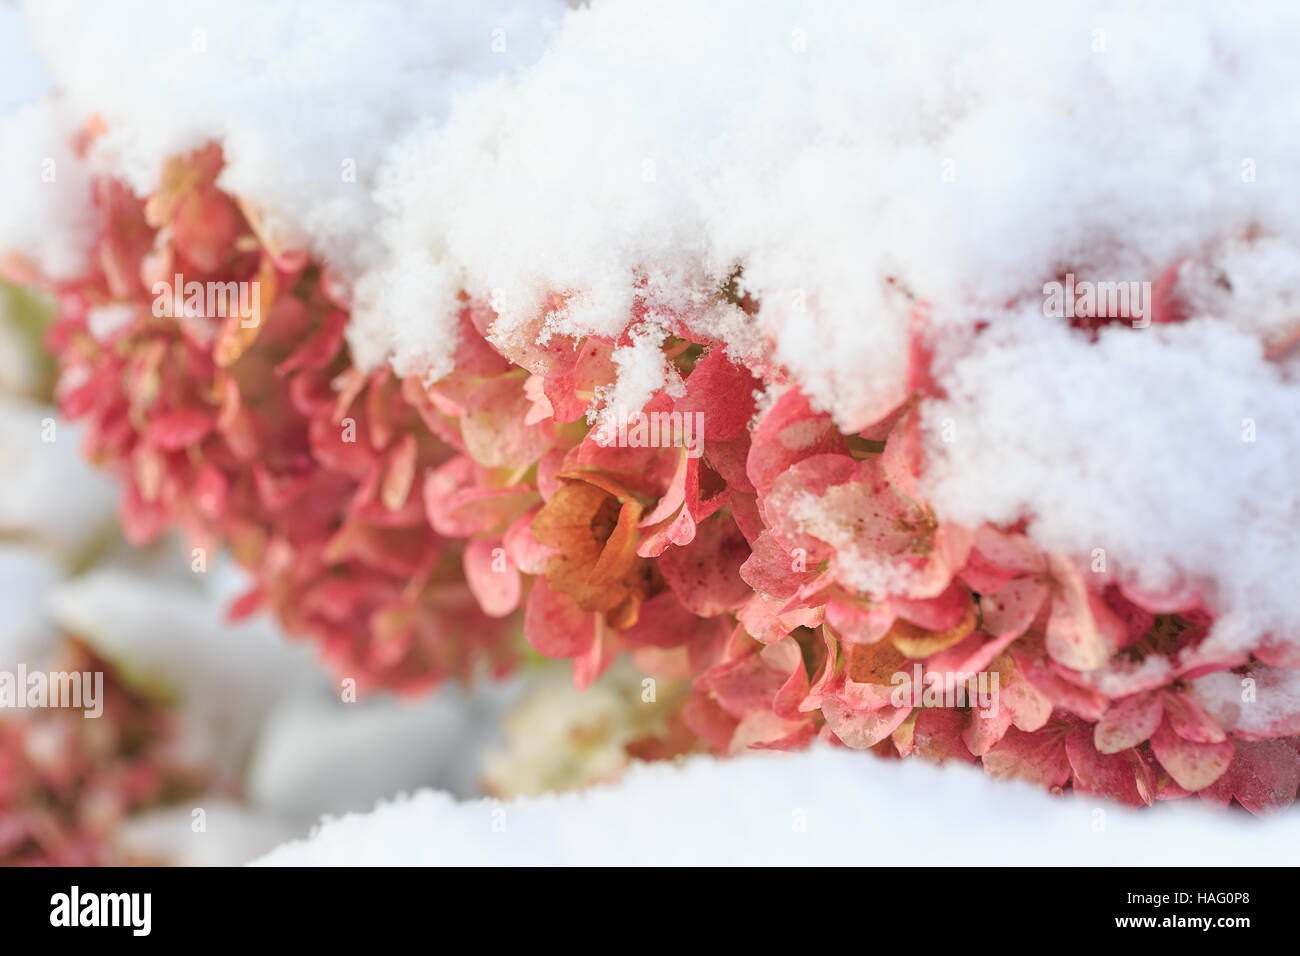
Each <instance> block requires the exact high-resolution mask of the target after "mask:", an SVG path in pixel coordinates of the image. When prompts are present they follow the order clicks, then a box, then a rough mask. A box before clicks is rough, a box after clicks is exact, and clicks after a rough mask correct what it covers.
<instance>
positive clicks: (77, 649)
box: [0, 637, 206, 866]
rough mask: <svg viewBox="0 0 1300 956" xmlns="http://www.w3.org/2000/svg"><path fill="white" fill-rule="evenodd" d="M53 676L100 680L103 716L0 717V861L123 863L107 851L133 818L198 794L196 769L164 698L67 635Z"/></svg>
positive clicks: (62, 712) (200, 782)
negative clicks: (80, 675) (92, 675)
mask: <svg viewBox="0 0 1300 956" xmlns="http://www.w3.org/2000/svg"><path fill="white" fill-rule="evenodd" d="M53 663H54V667H55V669H56V670H62V671H67V672H70V673H97V674H103V688H102V699H101V700H100V701H99V703H100V704H102V712H100V713H99V714H98V716H95V717H93V718H87V717H86V716H84V715H83V712H82V711H81V710H78V709H68V708H54V707H49V708H41V709H38V710H32V711H26V712H24V713H25V714H27V715H29V716H27V717H26V718H25V719H20V720H4V721H0V865H3V866H15V865H17V866H24V865H45V866H100V865H105V864H119V865H120V864H122V863H141V862H148V861H144V860H139V859H126V858H124V857H123V855H122V851H121V849H120V848H119V847H117V846H116V845H115V840H114V837H115V835H116V833H117V831H118V827H119V826H120V824H122V823H123V822H124V821H125V820H126V819H127V818H128V817H129V816H131V815H132V814H135V813H138V812H141V811H144V810H147V809H149V808H152V807H160V806H164V805H167V804H171V803H173V802H175V801H177V800H183V799H185V798H186V797H189V796H192V795H195V794H198V793H200V792H202V790H203V788H204V786H205V783H206V779H205V777H206V774H205V772H204V770H203V769H202V768H200V767H197V766H192V765H190V764H188V763H187V762H186V761H185V760H184V759H182V756H181V748H180V747H179V746H178V742H179V732H178V728H177V727H176V725H175V720H174V717H175V714H174V712H173V711H172V710H171V709H170V707H169V706H168V704H167V701H166V700H164V699H162V698H155V697H152V696H150V695H149V694H148V693H146V692H144V691H142V690H141V689H140V688H135V687H132V686H130V685H129V684H128V683H126V682H125V681H123V680H122V679H121V677H120V675H119V674H118V672H117V671H116V669H115V668H114V667H113V666H112V665H111V664H110V663H109V662H108V661H106V660H104V659H103V658H101V657H99V656H98V655H97V654H95V653H94V652H93V651H92V650H90V648H89V647H88V646H87V645H86V644H84V643H82V642H81V641H78V640H76V639H75V638H72V637H67V638H65V639H64V640H63V642H62V643H61V645H60V647H59V651H58V653H57V655H56V659H55V661H54V662H53Z"/></svg>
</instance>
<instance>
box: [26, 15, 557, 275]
mask: <svg viewBox="0 0 1300 956" xmlns="http://www.w3.org/2000/svg"><path fill="white" fill-rule="evenodd" d="M563 9H564V7H563V4H561V3H559V2H556V0H542V2H538V0H532V2H527V3H525V2H520V0H488V2H483V3H474V4H459V5H455V4H454V5H447V4H437V5H419V4H416V5H411V4H406V3H402V2H400V0H396V2H395V0H381V2H374V3H366V4H355V3H349V2H346V0H327V2H313V3H278V4H272V5H266V4H261V3H252V2H223V0H200V2H195V3H186V4H169V3H161V2H156V0H130V2H126V3H117V4H112V5H106V6H99V7H87V6H86V5H84V4H79V3H74V2H64V0H53V2H41V3H30V4H26V5H25V13H26V16H27V22H28V26H29V27H30V30H31V32H32V34H33V35H34V37H35V38H36V41H37V45H38V48H39V50H40V52H41V54H42V55H43V57H44V58H45V60H46V63H47V65H48V66H49V69H50V72H51V74H52V76H53V78H54V81H55V85H56V87H57V88H58V89H59V90H61V91H62V93H63V95H64V97H65V101H66V102H65V106H66V108H68V109H70V111H71V112H73V113H75V114H76V115H77V118H78V121H79V122H80V121H84V120H85V118H86V117H88V116H91V115H98V116H100V117H101V118H102V120H103V122H104V124H105V125H106V127H107V130H108V132H107V134H106V135H105V136H104V137H102V138H101V139H100V140H99V141H98V142H97V143H96V145H95V153H94V155H93V156H92V157H91V160H92V163H93V164H95V165H97V166H98V167H99V168H100V169H104V170H107V171H111V172H112V173H113V174H114V175H115V176H118V177H120V178H123V179H125V180H126V181H127V182H128V183H129V184H130V185H131V186H132V188H133V189H134V190H135V191H136V192H137V193H138V194H140V195H147V194H148V193H151V192H153V191H154V190H155V188H156V187H157V185H158V176H159V171H160V170H161V169H162V168H163V163H164V160H165V159H167V158H168V157H170V156H174V155H178V154H184V153H188V152H190V151H192V150H194V149H197V148H199V147H202V146H204V145H206V144H207V143H209V142H212V141H216V142H217V143H219V144H220V145H222V146H223V147H224V150H225V155H226V156H227V158H228V164H227V166H226V168H225V170H224V172H223V178H222V183H221V185H222V187H223V188H225V189H227V190H229V191H230V192H232V193H236V194H238V195H239V196H241V197H242V198H243V199H244V200H245V201H247V202H249V203H252V204H253V205H255V206H256V207H258V208H260V209H262V210H263V211H264V213H265V215H266V217H267V228H268V230H269V231H271V232H272V234H273V235H274V236H275V237H276V239H277V240H278V242H279V243H281V244H285V245H288V246H292V247H296V248H306V249H310V250H311V251H312V252H314V253H315V254H316V255H318V256H319V257H322V258H324V259H325V260H326V261H328V262H329V263H330V264H331V265H332V266H333V267H334V268H335V269H336V270H339V271H340V272H342V273H344V274H347V273H348V272H350V271H352V270H354V269H357V268H359V267H360V266H362V265H364V264H365V263H366V262H367V261H368V259H369V258H371V257H372V256H373V255H374V253H375V251H376V246H375V241H374V232H373V227H374V222H375V218H376V216H375V207H374V205H373V203H372V201H371V196H370V190H371V185H372V184H373V182H374V178H375V174H376V172H377V170H378V167H379V165H380V162H381V160H382V159H383V156H384V154H385V151H386V149H387V148H388V147H389V145H390V144H391V143H392V142H393V140H394V139H395V138H396V137H397V136H399V135H400V134H401V133H404V132H406V131H407V130H408V129H410V128H411V127H412V126H413V125H415V123H416V122H417V121H420V120H427V119H429V118H436V117H439V116H441V115H443V114H444V113H445V112H446V110H447V107H448V104H449V102H450V100H451V98H452V97H453V96H454V95H455V94H456V93H457V92H458V91H461V90H463V89H466V88H468V87H471V86H474V85H475V84H477V83H479V82H481V81H482V80H484V79H486V78H490V77H494V76H496V75H498V74H500V73H504V72H508V71H510V70H513V69H515V68H517V67H519V66H520V65H521V64H524V63H527V62H529V61H530V60H532V59H534V58H535V57H537V56H538V55H539V54H540V53H541V51H542V50H543V49H544V45H545V40H546V35H547V26H546V24H547V22H548V21H549V20H552V19H554V18H555V17H556V16H557V15H558V14H559V13H561V12H562V11H563ZM33 122H34V121H33ZM23 132H24V131H23V130H21V129H19V130H17V131H15V135H16V136H17V141H16V142H14V143H13V144H12V145H11V144H8V143H7V144H6V149H5V150H4V152H11V153H14V154H19V153H23V154H27V153H29V152H30V150H27V149H24V148H23V147H24V146H25V145H26V142H27V140H26V137H23V136H22V135H21V134H22V133H23ZM6 138H8V135H7V136H6ZM41 155H56V154H54V153H50V152H48V151H47V152H46V153H42V154H41ZM67 168H68V169H69V170H70V169H71V168H72V164H71V163H69V164H68V167H67ZM38 173H39V171H38V170H37V171H35V172H33V173H32V174H31V175H29V176H28V177H26V178H18V179H15V180H11V181H15V182H22V183H25V184H26V183H30V184H31V186H30V189H31V190H33V191H34V190H37V189H39V180H38V179H37V178H36V177H37V175H38ZM15 191H16V192H19V194H21V190H15ZM53 191H54V190H50V192H53ZM68 202H71V200H68ZM6 211H7V210H6ZM5 218H6V219H8V218H9V217H8V216H6V217H5ZM7 228H8V227H6V229H7ZM0 235H3V238H4V239H5V240H9V239H11V238H19V239H25V238H26V236H24V235H18V236H16V237H11V236H10V235H9V234H8V233H7V231H6V232H2V233H0ZM50 235H53V234H52V233H51V234H50ZM74 238H75V237H74ZM51 241H52V240H51ZM0 245H4V246H9V245H11V243H10V242H9V241H4V242H0ZM19 245H20V246H21V245H23V244H21V243H20V244H19ZM84 245H85V244H84V243H83V244H81V245H79V246H77V244H75V243H74V244H72V245H71V246H70V247H69V248H73V247H76V248H84ZM71 271H75V269H72V270H71Z"/></svg>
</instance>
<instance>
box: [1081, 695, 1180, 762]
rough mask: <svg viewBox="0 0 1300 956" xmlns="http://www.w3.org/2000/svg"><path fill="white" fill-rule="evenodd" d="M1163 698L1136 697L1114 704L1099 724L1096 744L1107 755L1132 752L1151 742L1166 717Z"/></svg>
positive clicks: (1151, 696) (1095, 737) (1150, 696)
mask: <svg viewBox="0 0 1300 956" xmlns="http://www.w3.org/2000/svg"><path fill="white" fill-rule="evenodd" d="M1164 714H1165V708H1164V703H1163V698H1162V696H1161V695H1160V694H1134V695H1133V696H1132V697H1123V698H1121V699H1119V700H1117V701H1114V702H1113V703H1112V704H1111V705H1110V707H1109V708H1108V709H1107V710H1106V713H1105V715H1104V716H1103V717H1102V718H1101V720H1099V721H1097V728H1096V730H1095V732H1094V736H1093V742H1094V745H1095V746H1096V748H1097V750H1098V751H1100V752H1101V753H1104V754H1115V753H1119V752H1120V751H1121V750H1128V749H1129V748H1130V747H1136V746H1137V745H1138V744H1140V743H1142V742H1143V741H1144V740H1147V739H1148V738H1149V737H1150V736H1151V735H1152V734H1153V733H1155V732H1156V728H1158V727H1159V726H1160V721H1161V719H1162V718H1163V717H1164Z"/></svg>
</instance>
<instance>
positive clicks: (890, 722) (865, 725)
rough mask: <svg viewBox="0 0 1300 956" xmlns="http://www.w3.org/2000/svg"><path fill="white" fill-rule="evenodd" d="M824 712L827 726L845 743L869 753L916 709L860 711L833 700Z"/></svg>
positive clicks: (900, 708) (826, 703) (824, 706)
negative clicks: (868, 749)
mask: <svg viewBox="0 0 1300 956" xmlns="http://www.w3.org/2000/svg"><path fill="white" fill-rule="evenodd" d="M822 713H823V714H824V715H825V717H826V726H827V727H829V728H830V729H831V731H832V732H833V733H834V734H835V736H836V737H838V738H839V739H840V742H841V743H843V744H844V745H845V746H847V747H852V748H853V749H854V750H866V749H867V748H868V747H874V746H875V745H876V744H878V743H880V742H881V741H882V740H884V739H885V738H886V737H888V736H889V735H890V734H892V733H893V732H894V731H895V730H897V729H898V726H899V724H901V723H902V722H903V721H905V720H907V718H908V715H909V714H911V713H912V708H910V707H883V708H881V709H880V710H875V711H857V710H852V709H851V708H849V707H848V705H846V704H843V703H841V702H840V701H838V700H835V699H834V698H833V697H832V698H827V699H826V700H825V701H823V702H822Z"/></svg>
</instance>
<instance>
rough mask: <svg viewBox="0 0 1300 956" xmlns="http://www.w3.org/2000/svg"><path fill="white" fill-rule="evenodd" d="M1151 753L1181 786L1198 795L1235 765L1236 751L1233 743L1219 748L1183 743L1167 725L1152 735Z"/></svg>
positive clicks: (1163, 725)
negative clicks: (1234, 753)
mask: <svg viewBox="0 0 1300 956" xmlns="http://www.w3.org/2000/svg"><path fill="white" fill-rule="evenodd" d="M1151 752H1152V753H1154V754H1155V755H1156V759H1157V760H1159V761H1160V765H1161V766H1162V767H1164V768H1165V769H1166V770H1168V771H1169V776H1171V777H1173V778H1174V782H1175V783H1176V784H1178V786H1180V787H1182V788H1183V789H1184V790H1191V791H1196V790H1200V789H1202V788H1203V787H1208V786H1209V785H1210V784H1212V783H1214V781H1216V780H1218V779H1219V777H1221V776H1223V773H1224V771H1225V770H1227V769H1228V765H1229V764H1230V763H1232V753H1233V750H1232V741H1231V740H1225V741H1223V742H1222V743H1217V744H1202V743H1193V742H1192V741H1190V740H1184V739H1183V738H1182V737H1180V736H1178V734H1176V733H1174V730H1173V728H1172V727H1170V726H1169V722H1168V721H1166V722H1165V723H1163V724H1161V725H1160V727H1159V728H1157V730H1156V732H1155V733H1154V734H1152V735H1151Z"/></svg>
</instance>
